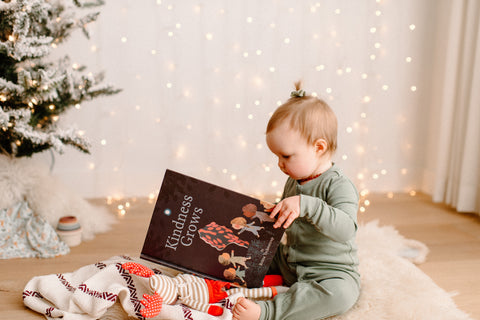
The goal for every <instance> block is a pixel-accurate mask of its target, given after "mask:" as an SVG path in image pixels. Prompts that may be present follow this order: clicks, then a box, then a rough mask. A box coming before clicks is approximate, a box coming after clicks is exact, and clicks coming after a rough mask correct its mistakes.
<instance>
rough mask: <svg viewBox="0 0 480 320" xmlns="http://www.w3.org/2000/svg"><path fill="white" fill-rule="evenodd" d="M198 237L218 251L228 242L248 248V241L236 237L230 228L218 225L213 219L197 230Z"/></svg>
mask: <svg viewBox="0 0 480 320" xmlns="http://www.w3.org/2000/svg"><path fill="white" fill-rule="evenodd" d="M198 233H199V234H200V238H201V239H202V240H203V241H205V243H207V244H209V245H210V246H212V247H214V248H215V249H217V250H218V251H222V250H223V249H225V248H226V247H227V246H228V245H229V244H236V245H237V246H240V247H245V248H248V245H249V242H248V241H245V240H242V239H240V238H239V237H237V236H236V235H235V234H234V233H233V231H232V230H230V229H228V228H227V227H225V226H221V225H218V224H217V223H216V222H215V221H213V222H210V223H209V224H208V225H206V226H205V227H203V228H202V229H200V230H198Z"/></svg>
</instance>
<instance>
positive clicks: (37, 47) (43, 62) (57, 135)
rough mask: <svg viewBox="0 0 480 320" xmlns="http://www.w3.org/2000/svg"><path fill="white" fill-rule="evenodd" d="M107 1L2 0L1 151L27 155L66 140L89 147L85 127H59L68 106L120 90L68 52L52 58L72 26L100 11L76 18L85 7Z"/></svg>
mask: <svg viewBox="0 0 480 320" xmlns="http://www.w3.org/2000/svg"><path fill="white" fill-rule="evenodd" d="M103 4H104V3H103V1H101V0H97V1H94V2H93V1H90V2H81V1H79V0H73V1H68V0H0V153H3V154H6V155H9V156H14V157H25V156H31V155H32V154H34V153H37V152H42V151H44V150H47V149H50V148H52V149H53V150H55V151H57V152H59V153H62V152H63V150H64V147H65V145H71V146H73V147H75V148H77V149H79V150H81V151H83V152H86V153H88V152H89V144H88V141H87V140H86V138H84V137H83V136H82V132H81V131H79V130H77V129H75V128H67V129H62V128H59V126H58V120H59V116H60V115H61V114H62V113H64V112H65V111H66V110H68V109H70V108H72V107H74V106H77V105H79V104H80V103H81V102H83V101H88V100H91V99H93V98H95V97H98V96H101V95H112V94H115V93H117V92H119V90H117V89H115V88H113V87H112V86H110V85H102V84H101V82H102V81H103V74H102V73H97V74H93V73H91V72H86V70H85V69H86V68H85V67H84V66H78V65H76V64H72V63H71V62H70V59H69V57H68V56H64V57H62V58H60V59H57V60H56V61H48V59H47V57H48V56H49V54H50V53H51V52H52V50H54V49H55V48H56V47H57V46H59V45H60V44H61V43H63V42H64V41H65V40H66V39H67V38H68V37H69V36H70V35H71V34H72V31H74V30H76V29H80V30H82V31H83V33H84V34H85V35H86V36H87V37H88V31H87V29H86V26H87V24H88V23H90V22H93V21H95V20H96V19H97V17H98V15H99V13H98V12H93V13H92V12H89V13H85V14H84V15H82V16H81V17H77V15H76V13H77V12H78V11H80V10H81V9H86V8H92V7H96V6H100V5H103Z"/></svg>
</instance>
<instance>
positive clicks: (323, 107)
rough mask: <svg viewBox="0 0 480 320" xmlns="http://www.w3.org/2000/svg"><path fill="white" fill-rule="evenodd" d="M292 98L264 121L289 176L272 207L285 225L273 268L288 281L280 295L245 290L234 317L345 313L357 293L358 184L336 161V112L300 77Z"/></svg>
mask: <svg viewBox="0 0 480 320" xmlns="http://www.w3.org/2000/svg"><path fill="white" fill-rule="evenodd" d="M295 87H296V88H295V89H296V90H295V91H293V92H292V94H291V98H290V99H289V100H288V101H287V102H286V103H285V104H283V105H281V106H280V107H278V109H277V110H276V111H275V112H274V113H273V115H272V117H271V118H270V121H269V123H268V125H267V131H266V139H267V145H268V147H269V149H270V150H271V151H272V153H273V154H275V156H277V157H278V167H279V168H280V170H282V171H283V172H284V173H285V174H286V175H287V176H288V177H289V178H288V180H287V182H286V184H285V187H284V191H283V196H282V201H280V202H279V203H278V204H277V205H276V206H275V208H274V209H273V211H272V212H271V214H270V217H271V218H274V217H277V221H276V222H275V224H274V227H276V228H279V227H283V228H285V229H286V234H287V243H286V244H280V246H279V247H278V250H277V252H276V255H275V257H274V259H273V261H272V264H271V266H270V269H269V273H271V274H280V275H282V276H283V278H284V281H285V282H286V284H287V285H288V286H290V289H289V290H288V291H287V292H285V293H279V294H278V295H277V296H276V297H275V299H273V300H268V301H258V302H254V301H252V300H249V299H246V298H240V299H239V300H238V301H237V303H236V304H235V307H234V309H233V319H235V320H249V319H252V320H258V319H262V320H266V319H278V320H280V319H282V320H286V319H323V318H328V317H331V316H334V315H338V314H341V313H344V312H345V311H347V310H348V309H350V308H351V307H352V306H353V305H354V304H355V302H356V301H357V299H358V296H359V292H360V275H359V273H358V257H357V246H356V244H355V234H356V231H357V210H358V200H359V197H358V192H357V190H356V188H355V186H354V185H353V183H352V182H351V181H350V180H349V179H348V178H347V177H346V176H345V175H344V174H343V173H342V171H341V170H340V168H339V167H338V166H337V165H336V164H334V163H333V162H332V157H333V155H334V153H335V150H336V147H337V119H336V116H335V114H334V113H333V111H332V110H331V109H330V107H329V106H328V105H327V104H326V103H325V102H324V101H322V100H320V99H318V98H316V97H313V96H309V95H306V94H305V91H304V90H302V89H301V84H300V83H296V84H295Z"/></svg>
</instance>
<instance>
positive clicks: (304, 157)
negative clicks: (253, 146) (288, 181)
mask: <svg viewBox="0 0 480 320" xmlns="http://www.w3.org/2000/svg"><path fill="white" fill-rule="evenodd" d="M267 145H268V147H269V148H270V150H271V151H272V152H273V153H274V154H275V155H276V156H277V157H278V167H279V168H280V170H282V171H283V172H284V173H285V174H287V175H289V176H290V177H292V178H293V179H295V180H300V179H305V178H308V177H310V176H313V175H316V174H318V173H319V172H317V171H318V170H319V167H320V165H321V155H320V154H319V153H318V152H317V151H316V150H317V148H316V147H315V145H312V144H308V143H307V141H306V139H305V138H304V137H302V136H301V134H300V132H299V131H297V130H293V129H292V128H290V126H289V124H288V122H286V121H284V123H282V124H280V125H279V126H278V127H276V128H275V129H273V130H272V131H271V132H269V133H268V134H267Z"/></svg>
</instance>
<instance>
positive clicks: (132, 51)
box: [40, 0, 438, 197]
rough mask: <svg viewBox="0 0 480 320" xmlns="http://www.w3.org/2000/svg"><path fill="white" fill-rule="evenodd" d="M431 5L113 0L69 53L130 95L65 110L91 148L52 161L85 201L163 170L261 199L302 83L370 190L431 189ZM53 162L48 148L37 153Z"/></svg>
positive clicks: (431, 0)
mask: <svg viewBox="0 0 480 320" xmlns="http://www.w3.org/2000/svg"><path fill="white" fill-rule="evenodd" d="M436 4H437V1H435V0H423V1H417V0H405V1H395V0H361V1H357V0H355V1H354V0H343V1H338V0H317V1H308V0H301V1H286V0H285V1H282V0H262V1H257V0H243V1H227V0H223V1H221V0H208V1H207V0H185V1H174V0H142V1H133V0H110V1H108V0H107V4H106V5H105V6H103V7H101V15H100V18H99V20H98V21H97V22H95V23H93V24H91V25H90V26H89V30H90V31H91V34H92V37H91V39H90V40H87V39H85V38H84V37H83V35H82V34H80V33H78V34H76V35H75V36H74V37H73V38H71V39H70V40H69V41H68V42H67V44H66V45H63V46H62V47H60V48H58V49H57V50H58V53H59V54H63V53H67V54H68V55H69V56H70V57H71V58H72V59H73V60H74V61H75V62H76V63H79V64H84V65H86V66H87V68H88V69H89V70H91V71H100V70H104V71H105V72H106V78H107V82H110V83H113V84H114V85H116V86H117V87H120V88H122V89H123V91H122V92H121V93H120V94H118V95H116V96H112V97H105V98H100V99H96V100H94V101H91V102H89V103H86V104H83V105H81V106H79V108H78V109H74V110H72V111H71V112H69V114H68V116H67V118H66V119H65V120H64V122H63V125H70V124H76V125H77V126H78V127H79V128H82V129H83V130H84V131H85V135H86V136H87V137H89V138H90V140H91V142H92V149H91V155H84V154H81V153H79V152H78V151H75V150H73V149H72V150H71V151H69V152H67V153H66V154H63V155H56V156H55V165H54V170H53V173H54V174H55V175H57V176H59V177H60V178H61V179H62V180H63V181H64V182H65V183H66V184H67V185H68V186H70V187H72V188H73V189H75V190H77V191H78V192H79V193H80V194H82V195H83V196H85V197H107V196H112V197H126V196H148V195H149V194H156V192H157V191H158V189H159V187H160V185H161V182H162V178H163V173H164V171H165V169H166V168H170V169H173V170H177V171H180V172H183V173H186V174H189V175H193V176H195V177H198V178H201V179H205V180H207V181H210V182H213V183H215V184H219V185H222V186H225V187H228V188H232V189H234V190H237V191H240V192H245V193H248V194H251V195H256V196H260V197H261V196H264V195H272V194H280V193H281V190H282V188H283V183H284V181H285V179H286V177H285V176H284V175H283V174H282V173H281V172H280V170H279V169H278V168H277V166H276V159H275V158H274V157H273V155H272V154H271V153H270V151H269V150H268V148H267V146H266V143H265V134H264V131H265V127H266V123H267V121H268V118H269V116H270V114H271V113H272V112H273V110H274V109H275V108H276V107H277V105H278V104H279V103H281V102H283V101H285V100H286V99H288V97H289V94H290V91H292V88H293V82H294V81H296V80H299V79H302V80H303V82H304V88H305V89H306V91H307V93H313V94H317V95H318V96H319V97H321V98H323V99H325V100H326V101H327V102H328V103H329V104H330V105H331V107H332V108H333V109H334V110H335V111H336V113H337V116H338V118H339V150H338V152H337V154H336V158H335V161H336V162H337V163H338V164H339V165H340V166H341V167H343V169H344V171H346V173H347V174H348V175H349V176H350V177H351V178H352V180H353V181H354V182H355V183H356V184H357V186H358V188H359V190H360V191H363V193H366V192H368V191H370V192H392V193H394V192H414V191H416V190H418V188H419V187H420V186H421V185H422V181H421V179H422V174H423V168H424V166H425V163H424V159H425V151H424V150H426V148H425V141H426V139H425V136H426V133H427V131H428V120H429V118H430V116H431V112H432V111H431V110H430V109H429V107H428V103H429V97H430V95H431V93H430V82H431V74H432V68H431V65H430V64H431V60H432V55H433V54H434V52H433V48H434V47H435V46H434V38H435V36H436V34H435V29H436V28H435V27H436V24H437V23H438V22H437V21H436V17H437V13H436V9H435V8H436ZM40 157H41V158H43V160H44V161H46V162H47V163H48V162H49V161H50V155H49V154H44V155H41V156H40Z"/></svg>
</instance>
